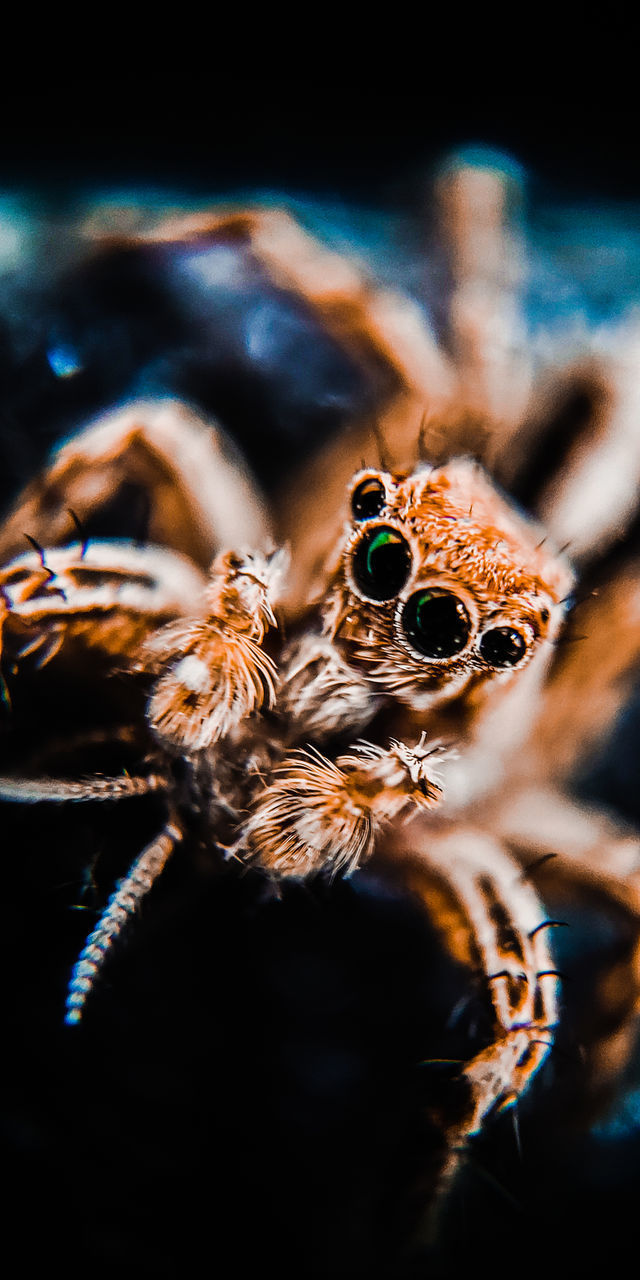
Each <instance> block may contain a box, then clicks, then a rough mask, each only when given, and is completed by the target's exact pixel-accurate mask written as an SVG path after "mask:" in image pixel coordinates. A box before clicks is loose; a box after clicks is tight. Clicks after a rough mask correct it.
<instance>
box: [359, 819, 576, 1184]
mask: <svg viewBox="0 0 640 1280" xmlns="http://www.w3.org/2000/svg"><path fill="white" fill-rule="evenodd" d="M417 835H418V839H416V838H415V835H414V833H412V836H413V839H411V838H407V837H406V836H403V835H402V833H400V832H396V833H394V835H393V838H392V840H390V841H389V842H388V843H387V845H386V847H385V848H384V850H383V853H384V856H385V858H386V859H387V860H392V861H389V866H390V867H391V869H393V868H394V867H395V868H396V869H397V871H398V872H399V873H400V874H401V875H402V878H403V882H404V883H405V884H408V886H409V888H410V889H412V890H413V891H414V892H415V893H416V894H417V895H418V896H419V897H420V898H422V900H423V901H424V902H425V903H426V904H427V906H428V908H429V911H430V914H432V915H433V916H434V920H435V923H436V925H437V926H438V927H439V928H440V929H441V931H442V933H443V936H444V938H445V941H446V944H447V946H448V947H449V948H450V950H451V951H452V953H453V954H455V955H456V956H458V958H461V959H464V960H466V961H467V963H469V964H472V965H477V966H478V968H480V969H481V970H482V971H483V973H484V974H485V977H486V981H487V983H488V985H489V990H490V992H491V998H492V1002H493V1007H494V1014H495V1022H496V1028H495V1037H494V1039H493V1041H492V1042H491V1044H489V1045H488V1046H487V1048H485V1049H484V1050H483V1051H482V1052H480V1053H478V1054H477V1055H476V1056H475V1057H474V1058H472V1059H471V1061H470V1062H468V1063H467V1064H466V1066H465V1067H464V1069H463V1075H464V1078H465V1080H466V1081H467V1084H468V1086H469V1104H468V1107H467V1111H466V1115H465V1116H464V1118H463V1120H462V1121H461V1122H460V1123H456V1124H455V1125H454V1126H452V1127H451V1128H450V1130H449V1133H448V1145H449V1149H450V1151H451V1153H452V1154H451V1160H450V1164H449V1167H448V1169H447V1171H446V1174H445V1177H447V1176H450V1175H451V1174H453V1172H454V1171H455V1167H456V1166H457V1163H458V1161H459V1157H460V1154H461V1152H462V1151H463V1150H464V1148H465V1145H466V1143H467V1140H468V1139H469V1138H470V1137H471V1136H472V1135H473V1134H476V1133H478V1131H479V1130H480V1128H481V1127H482V1124H483V1122H484V1120H485V1119H486V1117H487V1116H488V1115H489V1113H490V1112H492V1111H494V1110H496V1109H502V1108H505V1107H507V1106H509V1105H511V1104H512V1103H513V1102H515V1101H516V1100H517V1098H518V1097H520V1096H521V1094H522V1093H524V1091H525V1090H526V1089H527V1087H528V1086H529V1083H530V1081H531V1079H532V1077H533V1075H534V1074H535V1072H536V1071H537V1070H538V1068H539V1067H540V1066H541V1065H542V1063H543V1062H544V1060H545V1058H546V1057H547V1054H548V1053H549V1050H550V1048H551V1045H552V1042H553V1032H554V1027H555V1026H556V1024H557V1021H558V975H557V973H556V971H555V968H554V964H553V960H552V957H551V954H550V951H549V946H548V936H549V927H550V925H551V924H552V923H553V922H551V921H549V920H548V918H547V916H546V914H545V911H544V908H543V906H542V903H541V902H540V899H539V898H538V895H537V893H536V892H535V890H534V889H533V887H532V885H531V884H530V883H528V882H527V880H526V879H525V878H524V877H523V876H522V874H521V872H520V868H519V867H518V865H517V863H515V862H514V861H512V859H511V858H510V857H509V855H508V854H507V853H506V851H505V849H504V848H503V847H502V846H501V845H499V844H498V843H497V842H496V841H495V840H493V839H492V838H491V837H489V836H488V835H485V834H484V833H482V832H479V831H476V830H473V829H470V828H469V829H465V828H460V829H459V830H457V831H455V832H452V833H450V834H446V835H439V834H438V832H437V831H436V830H433V831H429V830H428V829H427V828H425V827H423V829H422V830H421V831H420V830H419V831H418V833H417ZM434 886H436V888H435V889H434ZM461 945H463V946H464V954H461Z"/></svg>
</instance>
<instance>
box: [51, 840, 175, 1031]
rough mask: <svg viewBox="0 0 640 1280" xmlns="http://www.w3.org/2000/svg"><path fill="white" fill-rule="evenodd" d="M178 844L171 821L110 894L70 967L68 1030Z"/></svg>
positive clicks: (73, 1024)
mask: <svg viewBox="0 0 640 1280" xmlns="http://www.w3.org/2000/svg"><path fill="white" fill-rule="evenodd" d="M181 840H182V831H181V830H180V827H179V826H177V824H176V822H175V821H174V819H173V817H171V818H169V820H168V822H166V823H165V825H164V827H163V828H162V830H161V831H160V832H159V833H158V835H157V836H156V837H155V838H154V839H153V840H152V841H151V843H150V844H148V845H147V847H146V849H143V851H142V853H141V854H140V855H139V856H138V857H137V858H136V860H135V862H134V863H133V866H132V867H131V869H130V871H129V872H128V873H127V875H126V876H125V877H124V879H123V880H121V881H120V884H119V885H118V888H117V889H116V891H115V893H113V894H112V896H111V898H110V899H109V903H108V905H107V907H106V910H105V911H104V912H103V914H102V916H101V917H100V919H99V921H98V923H97V925H96V927H95V929H93V930H92V932H91V933H90V934H89V937H88V938H87V941H86V943H85V945H84V947H83V949H82V951H81V953H80V956H79V958H78V960H77V962H76V964H75V965H74V968H73V973H72V975H71V981H70V983H69V990H68V993H67V1003H66V1009H67V1012H66V1016H65V1022H66V1023H67V1025H68V1026H75V1025H76V1024H77V1023H78V1022H80V1020H81V1018H82V1014H83V1012H84V1007H85V1004H86V1002H87V1000H88V999H89V996H90V995H91V992H92V991H93V988H94V986H95V983H96V981H97V979H98V977H99V975H100V972H101V970H102V967H103V965H104V962H105V960H106V958H107V955H108V953H109V951H110V950H111V947H112V946H113V944H114V942H116V941H117V939H118V938H119V937H120V934H121V933H122V931H123V929H124V928H125V926H126V925H127V923H128V921H129V920H130V919H131V917H132V916H133V915H134V914H135V912H136V911H137V909H138V907H139V905H140V903H141V901H142V899H143V898H144V897H145V895H146V894H147V893H148V892H149V890H150V889H151V888H152V886H153V885H154V884H155V882H156V880H157V879H158V876H159V875H160V873H161V872H162V871H163V869H164V867H165V866H166V864H167V862H168V860H169V858H170V857H171V854H172V853H173V850H174V849H175V847H176V845H178V844H179V843H180V841H181Z"/></svg>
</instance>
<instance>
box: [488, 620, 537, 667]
mask: <svg viewBox="0 0 640 1280" xmlns="http://www.w3.org/2000/svg"><path fill="white" fill-rule="evenodd" d="M526 652H527V644H526V641H525V639H524V637H523V636H521V635H520V632H519V631H516V630H515V628H514V627H493V628H492V629H491V631H485V633H484V635H483V637H482V639H481V641H480V653H481V654H482V656H483V658H484V659H485V662H489V663H490V664H491V666H492V667H515V665H516V663H517V662H520V660H521V659H522V658H524V655H525V653H526Z"/></svg>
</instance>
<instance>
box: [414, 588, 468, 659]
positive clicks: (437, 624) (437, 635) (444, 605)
mask: <svg viewBox="0 0 640 1280" xmlns="http://www.w3.org/2000/svg"><path fill="white" fill-rule="evenodd" d="M402 625H403V627H404V630H405V634H406V637H407V640H409V641H410V643H411V644H412V645H413V647H414V649H417V650H418V651H419V653H424V655H425V657H427V658H452V657H453V655H454V654H455V653H459V652H460V650H461V649H464V646H465V645H466V643H467V640H468V639H469V632H470V631H471V622H470V621H469V614H468V613H467V611H466V609H465V607H464V605H463V603H462V600H459V599H458V597H457V596H454V595H453V593H452V592H451V591H440V590H438V588H437V587H423V589H422V591H416V592H415V595H412V596H409V599H408V600H407V603H406V605H405V606H404V609H403V612H402Z"/></svg>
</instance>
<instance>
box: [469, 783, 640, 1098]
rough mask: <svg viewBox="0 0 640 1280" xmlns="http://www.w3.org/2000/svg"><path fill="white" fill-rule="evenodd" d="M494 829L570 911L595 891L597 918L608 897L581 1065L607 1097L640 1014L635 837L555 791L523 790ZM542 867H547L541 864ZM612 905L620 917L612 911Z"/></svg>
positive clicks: (498, 813)
mask: <svg viewBox="0 0 640 1280" xmlns="http://www.w3.org/2000/svg"><path fill="white" fill-rule="evenodd" d="M487 820H488V822H489V825H490V828H491V830H492V832H494V833H495V834H497V835H498V836H499V838H500V839H502V840H504V842H505V843H506V844H508V845H509V846H510V847H511V848H512V849H513V850H514V852H515V854H516V855H517V856H518V857H519V858H520V859H522V860H523V861H526V862H527V863H528V864H530V865H531V866H532V867H537V866H539V867H540V870H539V872H538V873H537V874H538V875H539V877H540V879H541V880H542V881H543V883H544V886H545V889H547V886H548V890H547V891H548V892H550V893H552V894H553V895H554V897H556V895H560V897H559V901H560V902H562V901H563V899H564V898H566V897H567V895H568V896H569V906H568V908H567V906H561V907H560V911H561V913H562V914H563V915H564V914H565V912H566V911H567V909H569V910H570V909H571V905H572V904H575V899H576V890H577V891H578V899H580V894H581V893H582V894H584V891H585V890H586V892H587V902H588V901H589V894H593V893H595V894H597V895H598V902H599V911H600V915H602V906H603V902H604V901H606V899H607V898H608V899H609V901H610V904H611V907H610V914H611V911H612V910H613V911H614V919H616V918H617V923H616V928H615V945H613V947H612V949H611V950H610V951H607V952H605V955H604V957H603V961H604V962H601V964H600V972H599V976H598V979H597V984H596V987H595V990H593V991H592V996H591V1003H590V1010H589V1028H590V1034H589V1043H588V1053H587V1056H586V1059H585V1064H586V1067H587V1070H588V1076H587V1077H586V1083H587V1084H588V1087H589V1090H590V1092H595V1093H597V1094H601V1095H602V1096H606V1095H607V1093H608V1092H609V1091H610V1088H611V1086H612V1085H614V1084H616V1082H619V1081H620V1079H621V1077H622V1073H623V1071H624V1069H625V1067H626V1066H627V1064H628V1063H629V1060H630V1059H631V1056H632V1054H633V1053H634V1051H635V1049H636V1047H637V1039H638V1013H639V1011H640V835H639V834H638V832H637V830H635V829H634V828H633V827H630V826H625V824H624V823H623V822H622V821H620V820H615V819H614V818H613V817H612V816H611V815H610V814H608V813H605V812H603V811H601V810H599V809H598V808H597V807H596V806H594V805H586V804H580V803H579V802H578V801H577V800H575V799H574V798H572V797H571V796H569V795H566V794H563V793H562V792H560V791H557V790H555V789H553V788H552V787H546V788H545V787H543V786H532V787H529V788H527V787H524V788H522V789H521V790H516V791H514V792H511V791H510V793H509V795H508V796H507V797H504V798H502V800H501V802H500V803H499V804H496V805H495V806H492V810H491V813H490V815H489V816H488V819H487ZM543 863H544V865H542V864H543ZM616 904H617V908H618V912H619V915H618V913H617V912H616V911H615V909H616Z"/></svg>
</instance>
